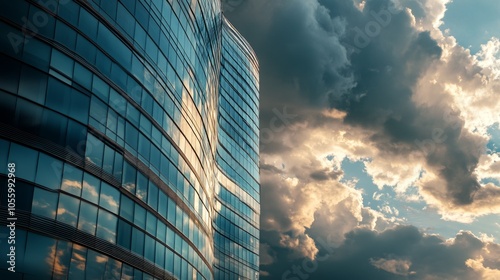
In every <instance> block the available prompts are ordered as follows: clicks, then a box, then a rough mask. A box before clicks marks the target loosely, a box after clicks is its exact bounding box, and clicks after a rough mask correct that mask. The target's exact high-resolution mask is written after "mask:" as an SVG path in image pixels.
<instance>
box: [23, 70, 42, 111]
mask: <svg viewBox="0 0 500 280" xmlns="http://www.w3.org/2000/svg"><path fill="white" fill-rule="evenodd" d="M46 87H47V75H45V74H44V73H43V72H41V71H38V70H36V69H34V68H31V67H27V66H25V67H23V69H22V71H21V81H20V82H19V95H21V96H23V97H26V98H28V99H30V100H31V101H34V102H36V103H38V104H42V105H43V104H44V102H45V92H46Z"/></svg>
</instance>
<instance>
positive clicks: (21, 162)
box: [9, 143, 38, 182]
mask: <svg viewBox="0 0 500 280" xmlns="http://www.w3.org/2000/svg"><path fill="white" fill-rule="evenodd" d="M9 162H14V163H15V164H16V167H18V168H16V177H19V178H23V179H26V180H28V181H32V182H34V181H35V173H36V164H37V162H38V152H37V151H35V150H32V149H30V148H27V147H25V146H21V145H18V144H15V143H12V144H11V145H10V152H9ZM21 166H22V168H21Z"/></svg>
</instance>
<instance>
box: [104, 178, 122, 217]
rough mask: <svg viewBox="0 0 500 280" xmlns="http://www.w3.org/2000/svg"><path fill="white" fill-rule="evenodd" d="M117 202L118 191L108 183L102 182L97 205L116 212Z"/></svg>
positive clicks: (118, 199)
mask: <svg viewBox="0 0 500 280" xmlns="http://www.w3.org/2000/svg"><path fill="white" fill-rule="evenodd" d="M119 204H120V191H118V190H117V189H115V188H114V187H112V186H110V185H109V184H107V183H105V182H102V184H101V195H100V199H99V206H101V207H104V208H106V209H107V210H109V211H111V212H113V213H115V214H118V206H119Z"/></svg>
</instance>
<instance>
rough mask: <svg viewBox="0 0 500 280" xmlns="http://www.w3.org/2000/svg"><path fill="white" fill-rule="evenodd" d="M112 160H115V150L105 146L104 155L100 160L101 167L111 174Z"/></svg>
mask: <svg viewBox="0 0 500 280" xmlns="http://www.w3.org/2000/svg"><path fill="white" fill-rule="evenodd" d="M114 161H115V151H114V150H113V149H112V148H111V147H109V146H105V147H104V157H103V160H102V169H103V170H104V172H107V173H109V174H113V164H114Z"/></svg>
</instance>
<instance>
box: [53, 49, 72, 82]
mask: <svg viewBox="0 0 500 280" xmlns="http://www.w3.org/2000/svg"><path fill="white" fill-rule="evenodd" d="M74 63H75V61H74V60H73V59H71V58H69V57H68V56H66V55H65V54H63V53H61V52H59V51H57V50H55V49H54V50H52V58H51V60H50V66H51V67H53V68H55V69H57V70H59V72H61V73H63V74H65V75H66V76H69V77H72V76H73V64H74Z"/></svg>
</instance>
